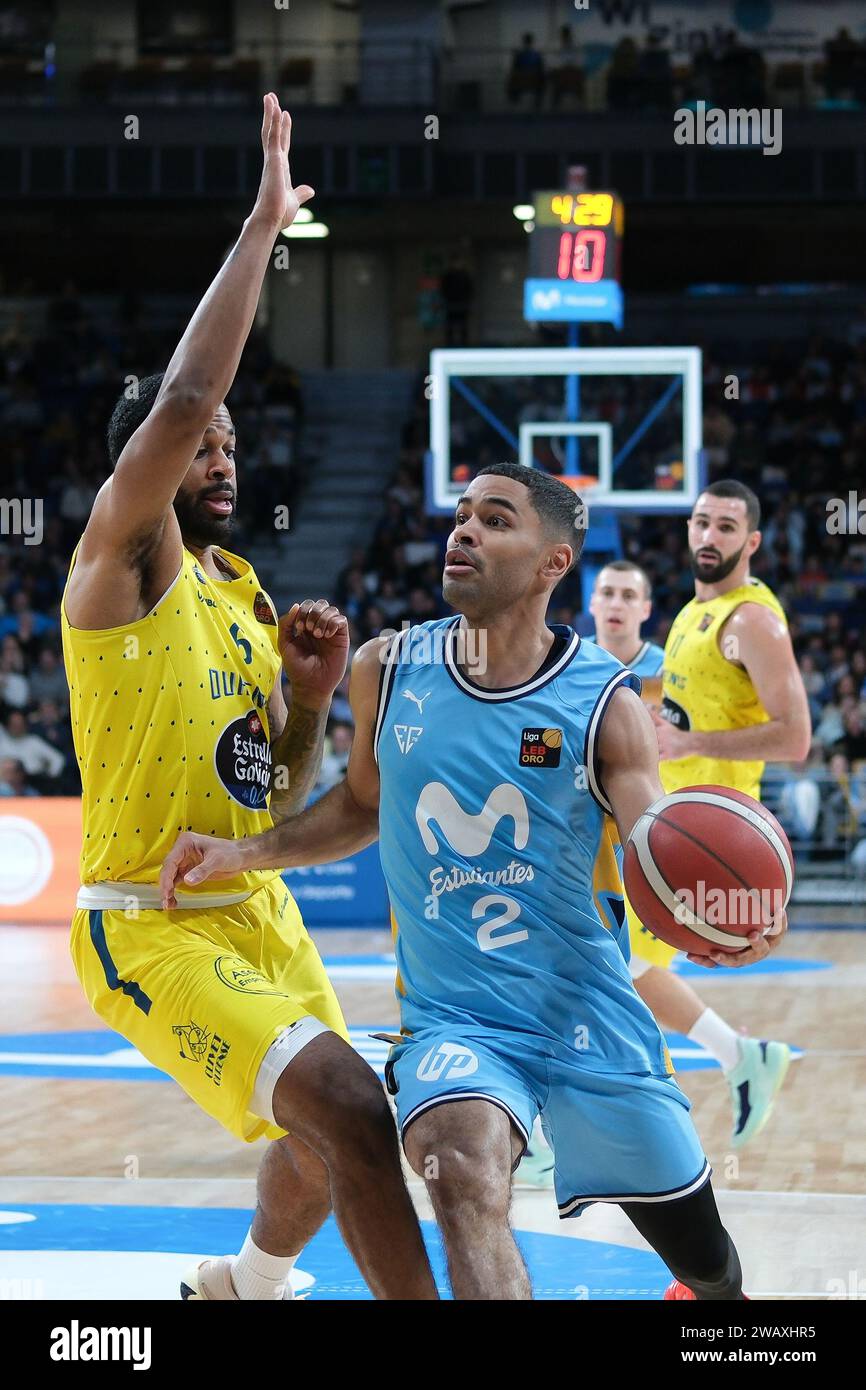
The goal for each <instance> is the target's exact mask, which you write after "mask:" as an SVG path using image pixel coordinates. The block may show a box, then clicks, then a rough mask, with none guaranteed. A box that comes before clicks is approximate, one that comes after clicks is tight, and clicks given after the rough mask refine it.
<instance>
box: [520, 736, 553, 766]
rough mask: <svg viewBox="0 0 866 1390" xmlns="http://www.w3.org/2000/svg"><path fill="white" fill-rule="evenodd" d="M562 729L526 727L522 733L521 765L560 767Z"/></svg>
mask: <svg viewBox="0 0 866 1390" xmlns="http://www.w3.org/2000/svg"><path fill="white" fill-rule="evenodd" d="M561 755H562V730H561V729H524V730H523V733H522V734H521V735H520V765H521V767H559V759H560V757H561Z"/></svg>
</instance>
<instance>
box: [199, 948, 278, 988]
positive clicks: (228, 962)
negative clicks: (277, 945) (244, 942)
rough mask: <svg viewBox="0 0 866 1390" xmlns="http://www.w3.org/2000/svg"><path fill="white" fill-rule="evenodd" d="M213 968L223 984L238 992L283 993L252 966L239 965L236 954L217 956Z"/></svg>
mask: <svg viewBox="0 0 866 1390" xmlns="http://www.w3.org/2000/svg"><path fill="white" fill-rule="evenodd" d="M214 970H215V971H216V973H217V976H218V977H219V979H221V980H222V982H223V984H224V985H228V987H229V989H236V990H237V991H238V993H239V994H279V995H284V994H285V991H284V990H281V989H277V987H276V985H275V984H274V982H273V981H272V980H269V979H268V977H267V975H263V974H262V973H261V971H260V970H256V969H255V967H254V966H252V965H241V963H240V962H239V961H238V959H237V957H236V956H217V958H216V960H215V961H214Z"/></svg>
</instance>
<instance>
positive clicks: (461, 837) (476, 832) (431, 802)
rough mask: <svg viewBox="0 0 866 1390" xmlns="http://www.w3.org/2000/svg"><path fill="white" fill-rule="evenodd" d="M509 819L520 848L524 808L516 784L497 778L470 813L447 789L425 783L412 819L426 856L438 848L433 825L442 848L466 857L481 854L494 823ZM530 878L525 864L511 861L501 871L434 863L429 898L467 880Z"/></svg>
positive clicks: (494, 882)
mask: <svg viewBox="0 0 866 1390" xmlns="http://www.w3.org/2000/svg"><path fill="white" fill-rule="evenodd" d="M503 820H510V821H511V823H512V827H513V836H512V840H513V844H514V848H515V849H525V848H526V846H527V844H528V843H529V809H528V807H527V805H526V799H525V797H524V795H523V792H522V791H521V790H520V788H519V787H515V786H514V785H513V784H512V783H511V782H501V783H500V784H499V786H498V787H494V789H493V791H492V792H491V793H490V795H489V796H488V798H487V800H486V802H485V803H484V806H483V807H482V808H481V810H480V811H478V812H476V813H475V814H474V815H473V814H472V813H471V812H469V811H465V810H464V809H463V807H462V806H461V805H460V803H459V802H458V800H457V798H456V797H455V796H454V794H453V792H451V791H450V789H449V788H448V787H446V786H445V785H444V783H442V782H428V783H427V785H426V786H425V787H424V788H423V789H422V791H421V795H420V796H419V798H418V804H417V806H416V807H415V821H416V824H417V826H418V829H419V830H420V832H421V839H422V841H423V843H424V848H425V849H426V850H427V853H428V854H439V853H441V848H440V844H439V838H438V837H437V834H436V831H435V830H434V829H433V827H434V825H435V826H436V827H437V828H438V831H439V835H440V836H441V837H442V839H443V840H444V841H445V843H446V845H447V847H448V848H450V849H452V850H454V851H455V852H456V853H457V854H460V855H464V856H465V857H466V858H468V859H472V858H477V857H478V856H479V855H482V854H485V853H486V852H487V850H488V849H489V848H490V842H491V840H492V839H493V836H494V834H495V833H496V829H497V827H498V825H499V823H500V822H501V821H503ZM534 877H535V874H534V872H533V868H532V865H531V864H521V863H520V860H519V859H512V860H510V861H509V863H508V864H507V865H506V866H505V867H504V868H501V869H476V868H474V867H473V868H471V869H462V868H458V867H453V866H452V867H449V868H445V867H444V866H443V865H441V864H437V865H436V867H435V868H434V869H431V870H430V888H431V891H432V893H433V895H434V897H436V898H438V897H440V896H441V894H442V893H452V892H454V890H455V889H457V888H464V887H466V885H467V884H470V883H481V884H485V885H486V886H488V887H500V886H501V885H502V884H515V883H524V882H528V881H530V880H531V879H533V878H534Z"/></svg>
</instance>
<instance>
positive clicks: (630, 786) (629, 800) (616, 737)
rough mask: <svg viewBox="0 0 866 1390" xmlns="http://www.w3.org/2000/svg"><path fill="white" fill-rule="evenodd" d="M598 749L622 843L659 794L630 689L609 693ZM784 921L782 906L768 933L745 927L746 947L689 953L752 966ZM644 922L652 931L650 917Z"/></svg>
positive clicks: (646, 723) (654, 759)
mask: <svg viewBox="0 0 866 1390" xmlns="http://www.w3.org/2000/svg"><path fill="white" fill-rule="evenodd" d="M598 753H599V764H600V768H599V771H600V776H601V785H602V787H603V788H604V790H605V792H606V793H607V798H608V801H609V802H610V804H611V806H612V808H613V814H614V819H615V821H616V825H617V829H618V830H619V835H620V839H621V841H622V843H623V845H624V844H625V843H626V841H627V839H628V837H629V835H630V834H631V832H632V830H633V829H634V827H635V825H636V823H637V821H638V820H639V819H640V817H641V816H642V815H643V813H644V811H645V810H646V809H647V807H648V806H651V805H652V803H653V802H654V801H658V799H659V797H661V796H664V790H663V788H662V784H661V782H660V781H659V771H658V748H657V746H656V736H655V731H654V729H653V725H652V720H651V719H650V716H649V713H648V711H647V709H646V708H645V707H644V705H642V704H641V701H640V698H639V696H637V695H636V694H635V693H634V691H633V690H617V691H616V692H615V694H614V695H613V697H612V698H611V702H610V704H609V705H608V708H607V712H606V714H605V716H604V720H603V722H602V726H601V734H600V736H599V741H598ZM787 920H788V919H787V916H786V914H785V912H784V911H783V912H781V913H779V915H778V918H777V919H776V921H775V922H774V924H773V931H772V932H771V933H768V935H767V936H764V935H763V933H761V932H760V931H757V930H756V931H752V932H749V933H748V942H749V945H748V947H747V948H746V949H744V950H742V951H739V952H738V953H737V954H736V955H731V954H727V953H725V952H717V953H716V954H714V955H713V956H692V955H690V956H689V960H691V961H694V962H695V964H696V965H704V966H708V967H709V968H710V969H712V968H713V967H714V966H717V965H723V966H726V967H728V968H729V969H730V968H739V967H742V966H744V965H751V964H753V963H754V962H755V961H759V960H763V959H764V957H765V956H766V955H767V954H768V953H769V951H771V950H773V949H775V948H776V947H777V946H778V945H779V943H780V941H781V940H782V937H783V936H784V934H785V931H786V929H787ZM646 925H647V926H648V927H649V928H650V930H652V922H647V924H646Z"/></svg>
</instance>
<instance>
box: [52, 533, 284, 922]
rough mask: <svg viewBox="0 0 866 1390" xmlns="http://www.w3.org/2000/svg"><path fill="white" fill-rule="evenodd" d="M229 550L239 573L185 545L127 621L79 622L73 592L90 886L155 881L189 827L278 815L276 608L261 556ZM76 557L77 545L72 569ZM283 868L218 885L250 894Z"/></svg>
mask: <svg viewBox="0 0 866 1390" xmlns="http://www.w3.org/2000/svg"><path fill="white" fill-rule="evenodd" d="M219 553H220V554H221V555H222V556H224V557H225V559H226V560H227V561H228V562H229V564H230V565H231V567H232V569H233V570H234V571H235V574H236V575H237V576H238V577H237V578H236V579H224V580H216V579H211V578H210V577H209V576H208V575H207V574H205V572H204V569H203V568H202V566H201V564H200V562H199V560H198V559H197V558H196V556H195V555H193V554H192V553H191V552H190V551H188V550H184V552H183V560H182V562H181V567H180V571H179V573H178V576H177V578H176V579H175V581H174V583H173V584H172V585H171V587H170V588H169V589H168V591H167V592H166V593H165V594H164V595H163V597H162V598H161V599H160V600H159V602H158V603H157V604H155V606H154V607H153V608H152V609H151V611H150V612H149V613H147V614H146V615H145V616H144V617H143V618H139V619H138V620H137V621H135V622H131V623H126V624H124V625H123V626H122V627H114V628H106V629H99V630H84V629H81V628H75V627H72V626H71V625H70V623H69V620H68V618H67V616H66V594H65V592H64V596H63V603H62V606H61V625H62V631H63V658H64V662H65V665H66V676H67V680H68V682H69V702H70V714H71V718H72V733H73V739H74V743H75V753H76V757H77V759H78V765H79V768H80V770H81V782H82V791H83V804H82V825H83V836H82V852H81V882H82V884H95V883H102V882H122V883H123V882H128V883H142V884H144V883H155V882H156V881H157V880H158V878H159V871H160V868H161V866H162V861H163V859H164V858H165V856H166V854H167V853H168V851H169V850H170V849H171V847H172V845H173V844H174V842H175V840H176V838H177V836H178V834H179V833H180V832H181V831H182V830H196V831H200V832H201V833H203V834H207V835H220V836H224V837H226V838H229V837H230V838H232V839H240V838H243V837H245V836H248V835H255V834H257V833H258V832H259V831H262V830H268V829H270V827H271V826H272V824H273V822H272V820H271V817H270V813H269V811H268V802H269V797H270V784H271V753H270V729H269V723H268V708H267V706H268V699H269V697H270V694H271V691H272V689H273V687H274V683H275V681H276V679H277V673H278V671H279V669H280V665H281V662H280V656H279V650H278V644H277V618H276V613H275V610H274V606H273V604H272V603H271V600H270V598H269V597H268V596H267V594H266V593H265V592H264V591H263V589H262V587H261V585H260V584H259V581H258V579H257V578H256V574H255V571H254V570H253V568H252V566H251V565H250V564H248V563H247V561H246V560H242V559H241V558H240V557H239V556H237V555H231V554H229V553H228V552H227V551H220V552H219ZM74 565H75V555H73V557H72V564H71V565H70V574H71V572H72V568H73V567H74ZM276 874H277V870H276V869H264V870H261V869H257V870H251V871H248V872H246V873H243V874H240V875H237V876H236V877H235V878H232V879H227V880H225V881H224V882H223V881H221V882H220V883H219V885H218V886H219V889H220V892H226V893H227V894H230V893H233V892H243V891H252V890H254V889H256V888H259V887H260V886H261V885H262V884H264V883H266V882H268V881H269V880H270V879H272V878H274V877H275V875H276ZM213 889H214V885H213V884H212V883H207V884H201V885H198V887H195V888H194V887H190V888H188V889H185V890H184V891H185V893H187V894H189V895H192V894H193V893H196V892H202V893H206V892H209V893H213Z"/></svg>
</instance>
